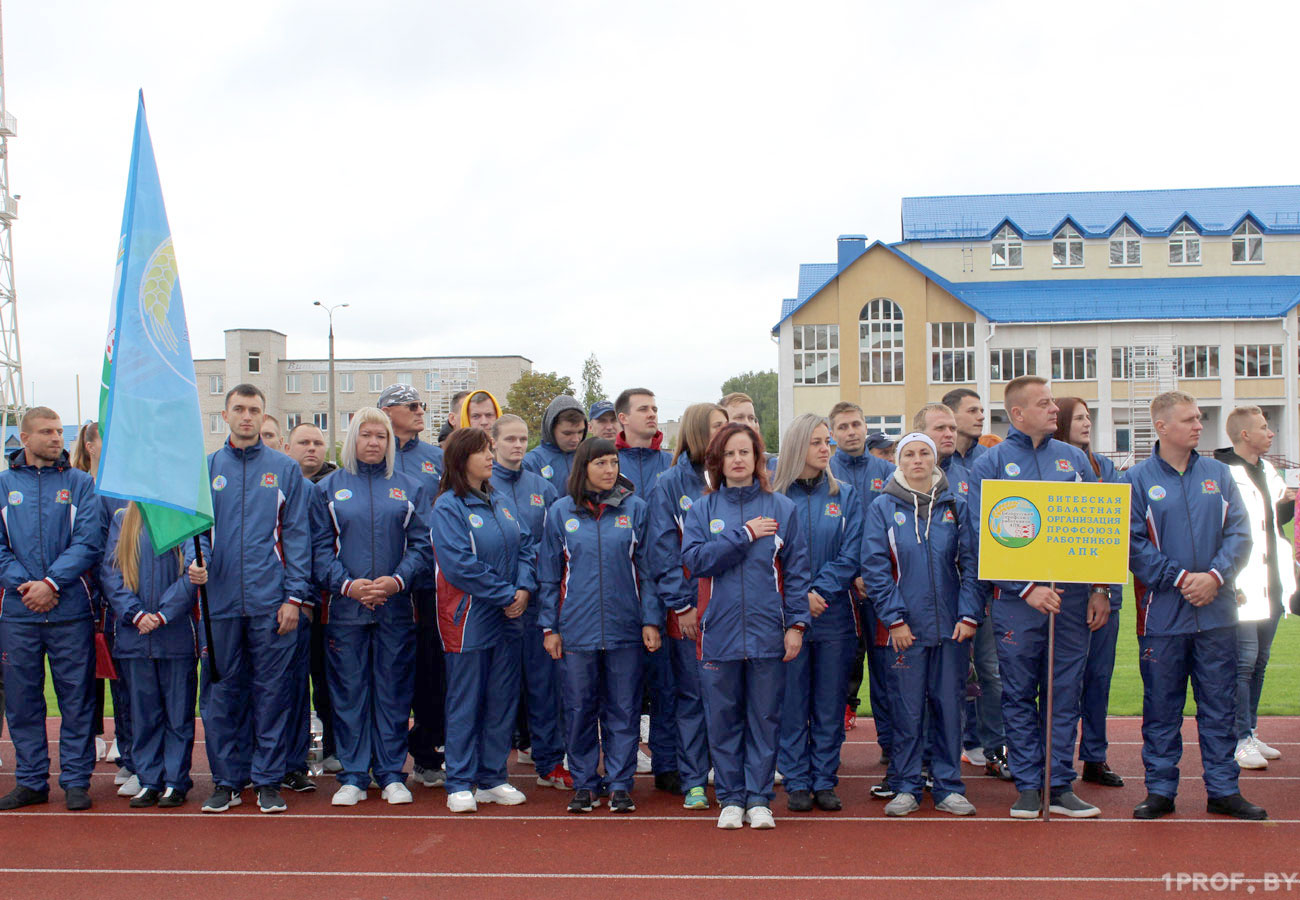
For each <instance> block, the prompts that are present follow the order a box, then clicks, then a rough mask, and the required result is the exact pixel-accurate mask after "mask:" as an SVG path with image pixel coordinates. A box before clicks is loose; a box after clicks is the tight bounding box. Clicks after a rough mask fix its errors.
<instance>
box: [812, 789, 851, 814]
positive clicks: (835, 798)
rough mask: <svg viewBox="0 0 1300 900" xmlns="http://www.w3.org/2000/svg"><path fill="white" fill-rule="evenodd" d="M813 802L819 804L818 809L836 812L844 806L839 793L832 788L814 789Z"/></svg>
mask: <svg viewBox="0 0 1300 900" xmlns="http://www.w3.org/2000/svg"><path fill="white" fill-rule="evenodd" d="M813 803H816V804H817V808H818V809H821V810H825V811H826V812H835V811H836V810H840V809H843V808H844V804H843V803H842V802H841V801H840V797H839V794H837V793H835V792H834V791H833V790H831V789H830V788H827V789H826V790H821V791H814V792H813Z"/></svg>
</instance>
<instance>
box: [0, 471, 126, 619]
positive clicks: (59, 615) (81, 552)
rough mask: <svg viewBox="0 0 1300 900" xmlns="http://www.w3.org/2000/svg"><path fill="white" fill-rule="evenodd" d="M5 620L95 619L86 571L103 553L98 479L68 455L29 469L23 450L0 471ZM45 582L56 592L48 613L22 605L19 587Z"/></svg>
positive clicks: (0, 602) (0, 587)
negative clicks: (47, 464) (34, 610)
mask: <svg viewBox="0 0 1300 900" xmlns="http://www.w3.org/2000/svg"><path fill="white" fill-rule="evenodd" d="M0 524H2V525H3V527H0V615H3V616H4V617H5V618H6V619H10V620H12V621H15V622H31V623H41V622H71V621H75V620H78V619H91V618H94V611H93V610H92V608H91V607H92V604H91V595H90V585H89V583H88V581H87V579H86V574H87V573H88V572H90V571H92V570H93V569H95V567H97V566H98V565H99V560H100V556H101V555H102V554H103V552H104V519H103V506H102V505H101V503H100V500H99V496H98V495H97V494H96V493H95V482H94V480H93V479H92V478H91V477H90V476H89V475H88V474H86V473H85V472H83V471H81V470H80V469H74V468H72V466H71V465H69V463H68V454H67V453H64V454H63V455H62V456H61V457H60V459H59V461H58V462H57V463H55V464H54V465H51V466H42V467H41V468H37V467H36V466H30V465H28V464H27V461H26V451H25V450H24V449H23V448H21V447H19V448H18V449H16V450H15V451H14V452H12V453H10V454H9V468H8V469H6V470H5V471H4V472H0ZM41 580H44V581H45V582H46V583H47V584H49V586H50V587H51V588H52V589H53V590H54V591H55V593H57V594H58V595H59V602H58V603H56V604H55V605H54V608H53V609H51V610H49V611H48V612H43V613H37V612H32V611H31V610H30V609H28V608H27V607H26V606H24V605H23V600H22V595H21V594H19V593H18V586H19V585H21V584H24V583H26V582H28V581H41Z"/></svg>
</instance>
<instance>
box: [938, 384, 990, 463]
mask: <svg viewBox="0 0 1300 900" xmlns="http://www.w3.org/2000/svg"><path fill="white" fill-rule="evenodd" d="M943 405H944V406H946V407H948V408H949V409H950V410H952V415H953V418H954V419H955V420H956V425H957V435H956V446H955V447H954V450H953V452H954V454H955V455H956V459H957V462H959V463H960V464H961V465H962V466H964V467H965V468H966V470H967V471H969V470H970V468H971V466H973V465H975V460H977V459H979V458H980V457H981V456H983V455H984V453H985V452H986V450H987V448H986V447H985V446H984V445H983V444H981V443H980V436H981V435H983V434H984V404H983V403H982V402H981V401H980V395H979V394H977V393H975V392H974V391H972V390H971V389H970V388H953V389H952V390H951V391H949V392H948V393H946V394H944V395H943Z"/></svg>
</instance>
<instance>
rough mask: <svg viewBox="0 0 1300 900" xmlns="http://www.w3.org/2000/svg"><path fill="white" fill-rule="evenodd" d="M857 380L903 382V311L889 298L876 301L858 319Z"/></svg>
mask: <svg viewBox="0 0 1300 900" xmlns="http://www.w3.org/2000/svg"><path fill="white" fill-rule="evenodd" d="M858 380H859V381H860V382H861V383H862V384H901V383H902V381H903V310H902V309H900V308H899V306H898V304H897V303H895V302H894V301H893V300H890V299H889V298H888V297H877V298H876V299H875V300H872V301H871V302H870V303H868V304H867V305H866V306H864V307H862V312H861V313H860V314H859V315H858Z"/></svg>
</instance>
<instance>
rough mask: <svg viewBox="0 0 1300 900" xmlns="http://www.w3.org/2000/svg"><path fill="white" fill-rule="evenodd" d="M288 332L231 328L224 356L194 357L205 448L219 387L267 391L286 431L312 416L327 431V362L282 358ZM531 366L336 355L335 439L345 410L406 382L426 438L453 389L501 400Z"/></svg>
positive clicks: (347, 415)
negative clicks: (419, 403) (424, 412)
mask: <svg viewBox="0 0 1300 900" xmlns="http://www.w3.org/2000/svg"><path fill="white" fill-rule="evenodd" d="M287 340H288V339H287V338H286V337H285V335H283V334H281V333H280V332H278V331H270V330H268V329H261V328H234V329H230V330H228V331H227V332H226V356H225V358H224V359H196V360H195V361H194V374H195V376H196V377H197V381H198V388H199V407H200V409H201V410H202V413H203V423H204V431H205V438H206V446H207V449H208V450H209V451H211V450H215V449H216V448H218V447H220V446H221V443H222V441H224V440H225V438H226V433H227V430H226V425H225V422H224V420H222V418H221V411H222V409H223V408H224V405H225V394H226V391H228V390H230V388H232V387H234V386H235V385H236V384H240V383H248V384H255V385H257V386H258V387H259V388H261V389H262V390H263V391H264V392H265V393H266V406H267V412H269V413H271V414H272V415H274V416H275V417H276V418H277V419H278V420H279V421H280V424H281V426H282V427H283V428H284V429H285V430H286V432H287V431H288V429H290V428H293V427H294V426H295V425H297V424H298V423H299V422H312V423H314V424H316V425H319V426H320V427H321V429H322V430H323V431H325V432H326V433H327V434H328V432H329V419H328V416H329V360H327V359H290V358H288V349H287ZM531 370H532V361H531V360H529V359H525V358H524V357H522V356H474V357H395V358H387V359H335V360H334V379H335V382H336V384H335V391H336V393H335V395H334V405H335V414H336V415H337V416H338V422H337V423H336V433H337V436H338V440H339V441H340V442H342V440H343V435H344V433H345V432H346V431H347V427H348V423H349V422H350V421H351V418H352V414H353V413H354V412H356V411H357V410H358V409H361V408H362V407H365V406H374V405H375V404H376V403H378V402H379V393H380V392H381V391H382V390H383V389H384V388H386V387H388V386H389V385H390V384H397V383H401V384H409V385H411V386H412V387H414V388H416V389H417V390H418V391H419V392H420V394H421V396H423V397H424V398H425V402H426V403H427V404H428V405H429V414H428V416H426V417H425V428H426V432H425V434H423V435H422V436H421V437H422V439H423V440H427V441H433V440H435V439H436V438H437V435H438V430H439V429H440V428H441V427H442V423H443V422H445V421H446V420H447V413H448V411H449V409H450V404H451V396H452V394H454V393H456V392H457V391H463V390H476V389H481V390H485V391H491V392H492V394H493V395H494V396H496V398H497V399H498V400H499V401H500V402H501V404H502V405H503V406H504V405H505V397H506V392H507V391H509V390H510V386H511V385H513V384H514V383H515V381H516V380H517V379H518V378H519V376H520V375H522V374H524V373H525V372H529V371H531Z"/></svg>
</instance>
